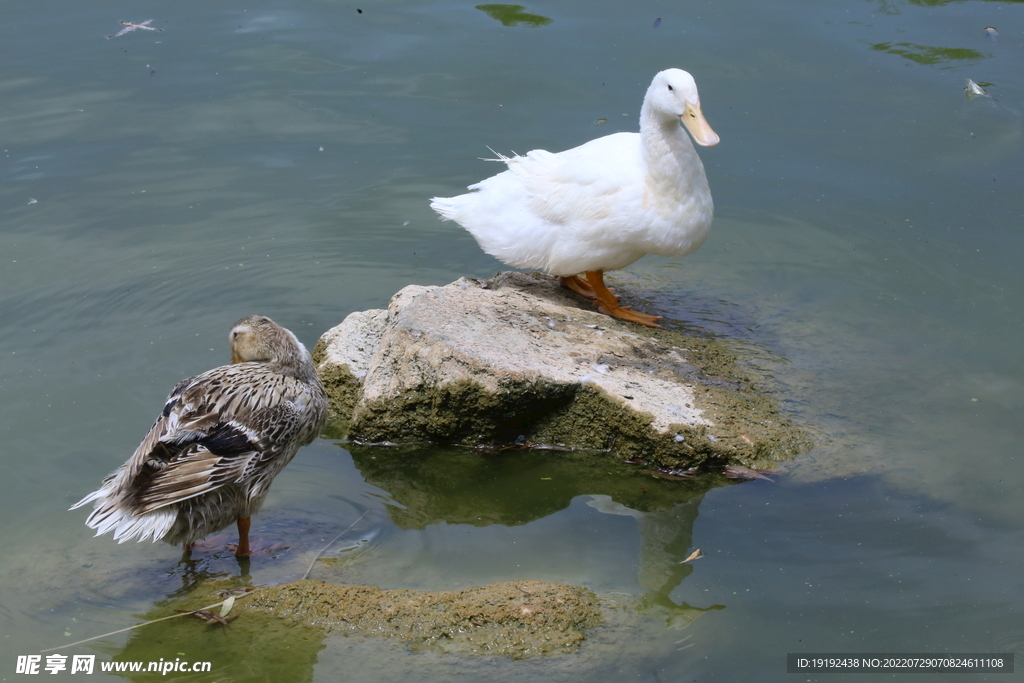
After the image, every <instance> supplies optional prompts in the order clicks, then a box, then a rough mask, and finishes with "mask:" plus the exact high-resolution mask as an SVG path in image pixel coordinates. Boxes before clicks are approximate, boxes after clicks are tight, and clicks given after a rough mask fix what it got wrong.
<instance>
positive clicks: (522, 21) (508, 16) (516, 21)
mask: <svg viewBox="0 0 1024 683" xmlns="http://www.w3.org/2000/svg"><path fill="white" fill-rule="evenodd" d="M476 8H477V9H478V10H480V11H481V12H483V13H484V14H486V15H487V16H489V17H490V18H491V19H496V20H498V21H500V22H501V23H502V25H503V26H530V27H537V26H546V25H547V24H550V23H551V22H552V21H553V20H552V19H549V18H548V17H544V16H541V15H539V14H529V13H527V12H524V11H523V10H525V9H526V8H525V7H523V6H522V5H477V6H476Z"/></svg>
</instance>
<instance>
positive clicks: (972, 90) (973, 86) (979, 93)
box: [964, 78, 992, 100]
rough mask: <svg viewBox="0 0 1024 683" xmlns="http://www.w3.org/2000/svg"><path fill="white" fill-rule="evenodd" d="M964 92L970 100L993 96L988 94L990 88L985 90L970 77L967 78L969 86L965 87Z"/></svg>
mask: <svg viewBox="0 0 1024 683" xmlns="http://www.w3.org/2000/svg"><path fill="white" fill-rule="evenodd" d="M964 93H965V94H966V95H967V99H969V100H973V99H974V98H975V97H992V96H991V95H989V94H988V90H985V89H984V88H982V87H981V86H980V85H978V84H977V83H975V82H974V81H972V80H971V79H969V78H968V79H967V87H966V88H964Z"/></svg>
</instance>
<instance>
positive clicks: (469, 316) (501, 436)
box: [313, 272, 809, 467]
mask: <svg viewBox="0 0 1024 683" xmlns="http://www.w3.org/2000/svg"><path fill="white" fill-rule="evenodd" d="M313 358H314V361H315V362H316V364H317V368H318V370H319V372H320V376H321V378H322V379H323V381H324V385H325V387H326V389H327V393H328V396H329V397H330V406H331V411H332V417H333V418H334V419H335V420H336V421H337V422H336V425H337V426H339V427H340V428H339V429H338V430H337V432H336V433H345V432H347V435H348V437H349V438H351V439H358V440H361V441H370V442H378V441H391V442H404V443H408V442H423V441H427V442H435V443H448V444H456V443H457V444H467V445H471V444H508V443H513V442H516V441H517V440H518V441H519V442H520V443H523V442H538V443H544V444H551V445H561V446H566V447H571V448H582V449H598V450H604V449H611V450H613V451H614V452H615V453H617V454H618V455H621V456H625V457H631V458H642V459H644V460H646V461H649V462H653V463H656V464H658V465H662V466H669V467H680V466H694V465H702V464H712V465H716V466H723V465H729V464H741V465H745V466H755V467H756V466H765V465H768V464H769V463H770V462H772V461H773V460H779V459H782V458H784V457H787V456H790V455H792V454H794V453H797V452H799V451H800V450H803V449H805V448H807V447H808V446H809V440H808V438H807V436H806V435H805V433H804V432H803V431H802V430H800V429H799V428H797V427H795V426H794V425H793V424H792V422H791V421H790V420H789V419H788V418H787V417H786V416H784V415H782V414H781V413H780V412H779V408H778V404H777V403H776V401H775V400H774V399H773V398H772V397H770V396H768V395H766V394H764V393H763V392H761V391H759V390H758V389H757V388H756V386H755V384H754V380H753V379H752V378H751V376H750V373H749V372H747V371H745V370H744V369H742V368H741V365H740V363H739V362H738V359H737V357H736V355H735V353H734V352H732V351H730V350H729V349H727V348H726V347H725V346H724V345H722V344H720V343H718V342H716V341H714V340H711V339H706V338H699V337H687V336H683V335H681V334H679V333H677V332H675V331H672V330H667V329H648V328H643V327H640V326H638V325H634V324H631V323H627V322H623V321H620V320H616V319H614V318H610V317H608V316H605V315H602V314H600V313H598V312H596V311H594V310H593V309H592V307H591V304H590V303H589V302H584V301H582V300H581V299H579V297H577V296H575V295H573V294H571V293H569V292H567V291H566V290H564V289H562V288H560V287H559V286H558V281H557V279H556V278H552V277H548V276H545V275H541V274H537V273H520V272H503V273H498V274H497V275H496V276H495V277H494V278H492V279H490V280H485V281H478V280H474V279H469V278H461V279H459V280H457V281H456V282H453V283H451V284H449V285H446V286H444V287H423V286H419V285H410V286H408V287H405V288H404V289H402V290H401V291H399V292H398V293H397V294H396V295H395V296H394V297H393V298H392V299H391V302H390V304H389V306H388V308H387V310H372V311H362V312H358V313H353V314H351V315H349V316H348V317H347V318H346V319H345V320H344V321H343V322H342V323H341V324H340V325H338V326H337V327H334V328H333V329H331V330H329V331H328V332H326V333H325V334H324V335H323V336H322V337H321V338H320V340H319V342H318V343H317V345H316V348H315V349H314V351H313Z"/></svg>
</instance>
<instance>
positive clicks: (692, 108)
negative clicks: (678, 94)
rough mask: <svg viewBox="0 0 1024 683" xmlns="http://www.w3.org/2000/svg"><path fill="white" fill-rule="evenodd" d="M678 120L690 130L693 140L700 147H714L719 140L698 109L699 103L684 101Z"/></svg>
mask: <svg viewBox="0 0 1024 683" xmlns="http://www.w3.org/2000/svg"><path fill="white" fill-rule="evenodd" d="M679 120H680V121H682V122H683V125H684V126H686V130H688V131H690V135H692V136H693V141H694V142H696V143H697V144H698V145H700V146H702V147H714V146H715V145H717V144H718V142H719V139H720V138H719V137H718V134H717V133H715V131H713V130H711V126H709V125H708V122H707V120H705V118H704V114H702V113H701V111H700V105H699V104H691V103H689V102H687V103H686V111H684V112H683V115H682V116H680V117H679Z"/></svg>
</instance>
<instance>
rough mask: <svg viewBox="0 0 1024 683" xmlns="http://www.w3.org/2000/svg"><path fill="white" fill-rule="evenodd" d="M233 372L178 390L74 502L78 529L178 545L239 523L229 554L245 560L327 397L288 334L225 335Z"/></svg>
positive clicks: (250, 322) (252, 323) (218, 372)
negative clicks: (258, 519) (99, 481)
mask: <svg viewBox="0 0 1024 683" xmlns="http://www.w3.org/2000/svg"><path fill="white" fill-rule="evenodd" d="M229 339H230V342H231V365H224V366H221V367H219V368H214V369H213V370H209V371H207V372H204V373H203V374H201V375H197V376H195V377H190V378H189V379H186V380H183V381H181V382H179V383H178V385H177V386H176V387H174V390H173V391H171V395H170V396H168V397H167V402H166V403H165V404H164V409H163V411H162V412H161V413H160V417H158V418H157V420H156V423H155V424H154V425H153V428H152V429H150V430H149V434H147V435H146V438H144V439H143V440H142V443H141V444H139V447H138V449H136V451H135V454H134V455H132V457H131V458H129V459H128V462H126V463H125V464H124V465H122V466H121V467H120V468H119V469H118V470H117V471H115V472H114V473H113V474H111V475H110V476H108V477H107V478H106V479H104V480H103V485H102V486H101V487H100V489H99V490H98V491H95V492H93V493H90V494H89V495H88V496H86V497H85V498H83V499H82V500H80V501H79V502H78V503H76V504H75V505H74V506H72V508H71V509H72V510H74V509H76V508H79V507H82V506H83V505H85V504H86V503H90V502H95V507H94V509H93V511H92V513H91V514H90V515H89V518H88V519H87V520H86V524H87V525H88V526H89V527H91V528H93V529H96V535H97V536H99V535H101V534H105V533H107V532H108V531H113V532H114V538H115V539H117V540H118V541H119V542H121V543H124V542H125V541H127V540H130V539H132V538H137V539H138V541H140V542H141V541H144V540H146V539H147V538H152V539H153V541H158V540H159V541H164V542H166V543H170V544H174V545H177V544H178V543H182V544H184V546H185V549H186V550H189V549H190V548H191V547H192V544H194V543H195V542H196V541H197V540H199V539H202V538H204V537H206V536H207V535H208V534H211V533H214V532H216V531H220V530H221V529H223V528H224V527H226V526H228V525H229V524H231V523H232V522H237V524H238V548H237V550H236V552H235V555H237V556H239V557H244V556H248V555H250V554H252V551H251V550H250V548H249V518H250V517H251V516H252V515H254V514H256V513H257V512H258V511H259V509H260V507H261V506H262V505H263V500H264V499H265V498H266V496H267V492H268V491H269V489H270V483H271V482H272V481H273V480H274V477H275V476H277V473H278V472H280V471H281V470H282V469H284V466H285V465H287V464H288V463H289V461H291V459H292V458H293V457H295V453H296V451H298V449H299V448H300V447H301V446H305V445H307V444H309V443H311V442H312V441H313V439H315V438H316V437H317V435H318V434H319V433H320V430H321V428H322V427H323V425H324V421H325V419H326V416H327V396H326V395H325V394H324V388H323V385H322V384H321V383H320V379H319V378H318V377H317V374H316V368H315V367H314V366H313V360H312V358H311V357H310V355H309V352H308V351H306V348H305V347H304V346H303V345H302V344H301V343H300V342H299V340H298V339H297V338H296V337H295V335H294V334H292V333H291V332H289V331H288V330H286V329H285V328H283V327H281V326H280V325H278V324H277V323H275V322H274V321H273V320H271V319H270V318H265V317H262V316H250V317H248V318H243V319H242V320H239V321H238V322H237V323H235V325H234V326H233V327H232V328H231V334H230V336H229Z"/></svg>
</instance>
